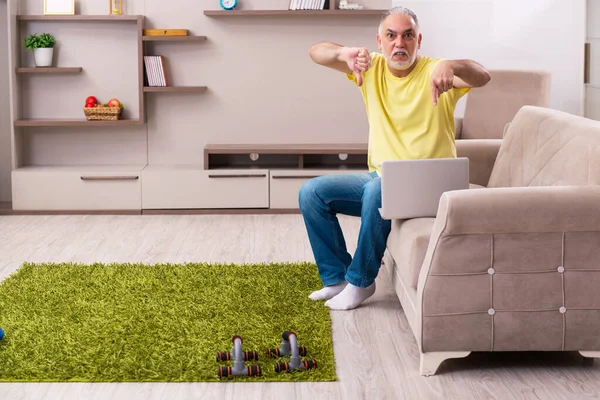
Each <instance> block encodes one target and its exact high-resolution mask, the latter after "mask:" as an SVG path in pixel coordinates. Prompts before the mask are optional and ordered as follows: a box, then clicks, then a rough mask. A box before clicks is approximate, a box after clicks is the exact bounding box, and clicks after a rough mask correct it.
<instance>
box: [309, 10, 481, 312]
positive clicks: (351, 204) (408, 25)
mask: <svg viewBox="0 0 600 400" xmlns="http://www.w3.org/2000/svg"><path fill="white" fill-rule="evenodd" d="M376 38H377V44H378V47H379V51H380V53H377V52H374V53H369V51H368V50H367V49H366V48H361V47H347V46H342V45H339V44H335V43H331V42H322V43H318V44H315V45H314V46H312V47H311V49H310V57H311V58H312V60H313V61H314V62H315V63H317V64H319V65H323V66H326V67H329V68H333V69H335V70H338V71H341V72H343V73H344V74H346V76H347V78H348V79H349V80H350V81H352V82H354V83H355V85H356V86H357V87H358V88H359V89H360V92H361V93H362V96H363V99H364V102H365V105H366V112H367V118H368V121H369V126H370V129H369V145H368V168H369V172H368V173H363V174H360V173H355V174H341V175H338V174H335V175H328V176H320V177H318V178H313V179H310V180H309V181H307V182H306V183H305V184H304V185H303V186H302V188H301V190H300V193H299V196H298V200H299V206H300V210H301V213H302V216H303V219H304V222H305V225H306V229H307V233H308V238H309V241H310V244H311V246H312V250H313V254H314V256H315V261H316V263H317V265H318V268H319V274H320V276H321V281H322V283H323V285H324V288H322V289H320V290H318V291H316V292H313V293H312V294H311V295H310V296H309V297H310V298H311V299H313V300H327V301H326V303H325V305H326V306H328V307H330V308H331V309H334V310H349V309H353V308H356V307H357V306H359V305H360V304H361V303H362V302H363V301H365V300H366V299H367V298H369V297H370V296H372V295H373V293H374V292H375V278H376V277H377V274H378V272H379V268H380V266H381V259H382V258H383V254H384V251H385V246H386V241H387V237H388V235H389V232H390V229H391V224H390V221H387V220H383V219H382V218H381V216H380V215H379V210H378V209H379V208H380V207H381V182H380V177H379V174H380V166H381V162H382V161H384V160H409V159H423V158H450V157H456V148H455V142H454V140H455V133H456V131H455V126H454V111H455V107H456V103H457V102H458V100H459V99H460V98H461V97H462V96H464V95H465V94H466V93H467V92H468V91H469V90H470V88H473V87H479V86H483V85H485V84H486V83H487V82H488V81H489V80H490V75H489V73H488V72H487V71H486V70H485V69H484V68H483V67H482V66H481V65H480V64H478V63H476V62H474V61H471V60H446V59H440V58H429V57H426V56H422V55H419V48H420V47H421V41H422V35H421V32H420V30H419V21H418V19H417V16H416V15H415V14H414V13H413V12H412V11H410V10H408V9H406V8H403V7H395V8H392V9H391V10H389V11H387V12H386V13H385V14H384V15H383V17H382V19H381V22H380V25H379V32H378V34H377V36H376ZM338 213H339V214H345V215H352V216H357V217H361V226H360V231H359V234H358V244H357V249H356V252H355V254H354V257H351V256H350V254H348V251H347V249H346V243H345V241H344V236H343V234H342V231H341V229H340V225H339V222H338V219H337V217H336V215H337V214H338Z"/></svg>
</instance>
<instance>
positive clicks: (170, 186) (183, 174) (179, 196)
mask: <svg viewBox="0 0 600 400" xmlns="http://www.w3.org/2000/svg"><path fill="white" fill-rule="evenodd" d="M142 207H143V208H144V209H186V208H187V209H192V208H198V209H202V208H219V209H227V208H268V207H269V170H267V169H252V170H249V169H230V170H204V169H202V168H201V167H194V166H186V165H183V166H176V165H165V166H160V165H149V166H148V167H146V168H145V169H144V171H143V172H142Z"/></svg>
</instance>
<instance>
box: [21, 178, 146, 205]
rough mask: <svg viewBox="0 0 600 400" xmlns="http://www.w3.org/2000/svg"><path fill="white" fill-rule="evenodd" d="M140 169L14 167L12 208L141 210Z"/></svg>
mask: <svg viewBox="0 0 600 400" xmlns="http://www.w3.org/2000/svg"><path fill="white" fill-rule="evenodd" d="M140 170H141V168H140ZM140 170H137V171H136V170H132V169H122V170H119V169H114V170H110V171H102V170H100V171H99V170H95V169H89V170H85V169H81V170H79V169H77V168H76V167H72V168H61V167H54V168H53V167H25V168H19V169H16V170H14V171H12V192H13V209H14V210H63V211H70V210H140V209H141V183H140Z"/></svg>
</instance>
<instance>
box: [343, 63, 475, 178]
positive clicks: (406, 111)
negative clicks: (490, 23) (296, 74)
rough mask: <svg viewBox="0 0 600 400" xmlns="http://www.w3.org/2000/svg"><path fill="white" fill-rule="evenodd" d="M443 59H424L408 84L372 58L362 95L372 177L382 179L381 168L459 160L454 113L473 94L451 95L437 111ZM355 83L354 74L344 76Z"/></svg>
mask: <svg viewBox="0 0 600 400" xmlns="http://www.w3.org/2000/svg"><path fill="white" fill-rule="evenodd" d="M441 60H442V59H440V58H436V59H432V58H428V57H424V56H420V57H419V60H418V61H417V66H416V67H415V68H414V69H413V70H412V71H411V72H410V74H409V75H408V76H406V77H404V78H398V77H395V76H394V75H392V73H391V72H390V70H389V69H388V66H387V63H386V61H385V58H384V57H383V55H381V54H379V53H371V67H370V68H369V70H368V71H367V72H366V73H365V72H363V73H362V75H363V84H362V86H360V90H361V92H362V95H363V99H364V102H365V105H366V109H367V118H368V121H369V126H370V129H369V148H368V166H369V171H377V174H379V175H381V162H382V161H386V160H411V159H413V160H414V159H423V158H452V157H456V147H455V142H454V140H455V136H456V127H455V126H454V111H455V108H456V103H457V102H458V100H459V99H460V98H461V97H462V96H464V95H465V94H466V93H468V92H469V90H470V89H468V88H466V89H451V90H450V91H448V92H446V93H443V94H442V95H441V96H440V97H439V98H438V102H437V106H434V105H433V100H432V97H431V74H432V73H433V71H434V70H435V67H436V66H437V65H438V63H439V62H440V61H441ZM346 76H347V77H348V79H350V80H351V81H353V82H354V83H356V76H355V75H354V74H346Z"/></svg>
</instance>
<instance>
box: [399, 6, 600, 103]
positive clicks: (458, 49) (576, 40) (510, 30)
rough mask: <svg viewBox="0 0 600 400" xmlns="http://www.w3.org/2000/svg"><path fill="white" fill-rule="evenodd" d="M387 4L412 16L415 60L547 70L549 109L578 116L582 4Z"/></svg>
mask: <svg viewBox="0 0 600 400" xmlns="http://www.w3.org/2000/svg"><path fill="white" fill-rule="evenodd" d="M592 1H598V2H600V0H592ZM392 4H393V5H398V6H404V7H408V8H410V9H411V10H413V11H414V12H415V13H416V14H417V16H418V18H419V21H420V25H421V31H422V33H423V43H422V47H421V54H423V55H428V56H433V57H446V58H469V59H474V60H476V61H478V62H480V63H482V64H483V65H485V66H486V67H487V68H489V69H543V70H548V71H550V72H551V73H552V77H553V79H552V103H551V107H552V108H556V109H559V110H563V111H566V112H570V113H573V114H577V115H583V110H584V85H583V68H584V66H583V62H584V60H583V54H584V53H583V48H584V43H585V37H586V32H585V30H586V0H432V1H402V0H393V1H392ZM599 25H600V24H599ZM599 29H600V28H599ZM458 111H459V110H457V112H458Z"/></svg>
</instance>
